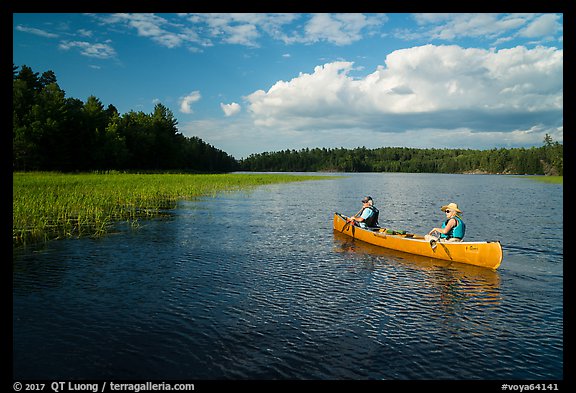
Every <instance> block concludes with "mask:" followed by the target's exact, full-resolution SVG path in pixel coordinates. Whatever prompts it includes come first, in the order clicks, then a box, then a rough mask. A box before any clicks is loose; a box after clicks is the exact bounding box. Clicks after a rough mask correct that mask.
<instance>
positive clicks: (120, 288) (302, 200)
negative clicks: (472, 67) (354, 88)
mask: <svg viewBox="0 0 576 393" xmlns="http://www.w3.org/2000/svg"><path fill="white" fill-rule="evenodd" d="M364 194H370V195H372V196H373V197H374V199H375V201H376V205H377V206H378V207H379V208H380V211H381V213H380V223H381V225H383V226H387V227H393V228H396V229H407V230H411V231H414V232H416V233H424V232H426V231H428V230H430V229H431V228H432V227H434V226H438V225H439V224H440V222H441V220H442V219H443V218H444V216H443V214H442V213H441V212H440V210H439V207H440V206H441V205H442V204H446V203H449V202H452V201H454V202H457V203H458V204H459V205H460V207H461V208H462V209H463V210H464V213H465V214H464V219H465V221H466V223H467V240H496V239H498V240H501V241H502V244H503V249H504V261H503V263H502V265H501V267H500V268H499V269H498V270H497V271H492V270H488V269H483V268H476V267H472V266H467V265H461V264H450V263H448V262H445V261H437V260H433V259H428V258H423V257H415V256H411V255H408V254H404V253H400V252H393V251H386V250H383V249H378V248H377V247H373V246H370V245H367V244H363V243H361V242H357V241H356V242H354V241H352V240H351V239H350V238H347V237H345V236H342V235H340V234H338V233H334V232H333V230H332V215H333V213H334V212H335V211H338V212H342V213H345V214H349V215H351V214H354V213H356V212H357V211H358V210H359V209H360V207H361V203H360V199H361V198H362V196H363V195H364ZM562 206H563V188H562V186H561V185H551V184H544V183H539V182H535V181H532V180H529V179H525V178H517V177H511V176H484V175H431V174H352V175H349V176H348V177H345V178H336V177H335V178H334V179H333V180H322V181H309V182H302V183H294V184H283V185H272V186H266V187H261V188H258V189H257V190H255V191H252V192H240V193H230V194H222V195H220V196H218V197H216V198H205V199H200V200H197V201H182V202H181V203H180V204H179V205H178V208H177V209H176V210H174V211H172V212H171V214H170V215H169V217H167V218H162V219H157V220H150V221H145V222H142V225H141V226H140V227H139V228H137V229H130V228H129V227H128V226H127V225H124V224H121V225H119V226H118V232H117V233H113V234H110V235H108V236H106V237H104V238H101V239H80V240H79V239H71V240H61V241H52V242H50V243H48V244H47V245H45V246H42V247H36V248H28V249H26V250H20V251H17V252H15V254H14V258H13V271H14V273H13V340H14V341H13V342H14V344H13V351H14V353H13V367H14V378H16V379H19V378H20V379H34V378H42V379H52V380H58V379H76V378H86V379H123V378H124V379H147V380H160V379H161V380H168V379H393V380H405V379H419V380H422V379H457V380H462V379H491V380H495V379H529V380H554V379H562V378H563V377H564V374H563V260H564V257H563V236H562V234H563V207H562Z"/></svg>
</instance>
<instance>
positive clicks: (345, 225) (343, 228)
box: [340, 208, 364, 232]
mask: <svg viewBox="0 0 576 393" xmlns="http://www.w3.org/2000/svg"><path fill="white" fill-rule="evenodd" d="M362 210H364V208H362V209H360V210H359V211H358V213H356V214H354V215H353V216H352V217H357V216H358V214H360V213H362ZM351 222H352V221H351V220H348V219H346V224H344V226H343V227H342V230H341V231H340V232H344V230H345V229H346V227H348V225H350V223H351Z"/></svg>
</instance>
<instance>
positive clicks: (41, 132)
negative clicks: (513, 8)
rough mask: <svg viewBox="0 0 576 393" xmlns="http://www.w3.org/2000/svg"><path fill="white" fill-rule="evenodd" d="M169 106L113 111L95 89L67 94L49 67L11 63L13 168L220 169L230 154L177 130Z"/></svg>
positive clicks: (230, 164) (233, 163)
mask: <svg viewBox="0 0 576 393" xmlns="http://www.w3.org/2000/svg"><path fill="white" fill-rule="evenodd" d="M177 124H178V122H177V121H176V119H175V118H174V115H173V114H172V112H171V111H170V110H169V109H168V108H166V107H165V106H164V105H162V104H156V106H155V107H154V111H153V112H152V113H150V114H146V113H143V112H134V111H130V112H128V113H125V114H123V115H121V114H120V113H118V110H117V109H116V108H115V107H114V106H113V105H108V107H106V108H105V107H104V105H103V104H102V102H101V101H100V100H99V99H98V98H96V97H95V96H90V97H88V99H87V100H86V102H83V101H81V100H79V99H76V98H67V97H66V96H65V92H64V90H62V89H61V88H60V86H58V83H57V80H56V75H55V74H54V72H52V71H46V72H44V73H43V74H42V75H39V74H38V73H36V72H33V71H32V69H31V68H30V67H28V66H25V65H23V66H22V67H21V68H20V69H18V67H17V66H14V65H13V136H12V138H13V139H12V142H13V145H12V148H13V170H18V171H21V170H22V171H29V170H50V171H91V170H110V169H114V170H150V171H154V170H189V171H198V172H228V171H232V170H235V169H237V168H238V162H237V160H236V159H235V158H234V157H232V156H230V155H228V154H227V153H225V152H223V151H221V150H218V149H216V148H214V147H213V146H211V145H209V144H207V143H205V142H204V141H202V140H201V139H200V138H198V137H185V136H183V135H182V134H180V133H179V132H178V128H177Z"/></svg>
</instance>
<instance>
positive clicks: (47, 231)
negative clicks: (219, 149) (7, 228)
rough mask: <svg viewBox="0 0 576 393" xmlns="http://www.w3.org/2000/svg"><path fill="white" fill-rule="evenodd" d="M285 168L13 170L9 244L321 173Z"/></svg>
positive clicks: (104, 227) (83, 232) (100, 230)
mask: <svg viewBox="0 0 576 393" xmlns="http://www.w3.org/2000/svg"><path fill="white" fill-rule="evenodd" d="M320 178H322V177H321V176H304V175H289V174H240V173H238V174H236V173H234V174H209V175H208V174H126V173H105V174H102V173H86V174H61V173H52V172H26V173H19V172H17V173H14V174H13V188H12V208H13V224H12V237H13V246H18V245H23V244H26V243H29V242H37V241H42V240H49V239H54V238H66V237H79V236H101V235H103V234H105V233H107V232H108V231H109V229H110V228H111V226H112V224H114V223H116V222H119V221H127V222H129V223H130V224H131V225H137V223H138V220H140V219H142V218H152V217H157V216H159V215H161V214H162V213H163V212H165V211H166V210H167V209H172V208H174V207H175V206H176V203H177V201H178V200H181V199H193V198H196V197H199V196H214V195H216V194H218V193H220V192H228V191H238V190H244V189H250V188H253V187H256V186H260V185H265V184H272V183H285V182H294V181H303V180H311V179H320Z"/></svg>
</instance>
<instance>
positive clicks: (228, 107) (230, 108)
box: [220, 102, 242, 116]
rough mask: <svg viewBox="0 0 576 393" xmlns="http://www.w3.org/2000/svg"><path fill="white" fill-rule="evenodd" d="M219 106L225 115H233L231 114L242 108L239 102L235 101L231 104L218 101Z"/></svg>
mask: <svg viewBox="0 0 576 393" xmlns="http://www.w3.org/2000/svg"><path fill="white" fill-rule="evenodd" d="M220 108H222V111H223V112H224V115H226V116H233V115H235V114H237V113H239V112H240V110H241V109H242V107H241V106H240V104H238V103H236V102H233V103H231V104H224V103H220Z"/></svg>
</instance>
